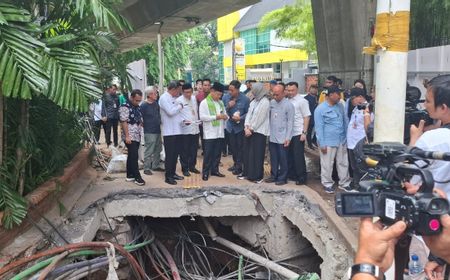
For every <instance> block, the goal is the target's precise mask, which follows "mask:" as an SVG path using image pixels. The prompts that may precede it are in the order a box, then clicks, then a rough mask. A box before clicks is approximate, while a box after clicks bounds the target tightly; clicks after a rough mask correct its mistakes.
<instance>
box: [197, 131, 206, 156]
mask: <svg viewBox="0 0 450 280" xmlns="http://www.w3.org/2000/svg"><path fill="white" fill-rule="evenodd" d="M198 128H199V129H200V135H199V137H200V144H201V146H202V151H203V152H204V151H205V139H203V126H202V125H199V127H198Z"/></svg>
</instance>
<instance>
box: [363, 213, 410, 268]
mask: <svg viewBox="0 0 450 280" xmlns="http://www.w3.org/2000/svg"><path fill="white" fill-rule="evenodd" d="M405 229H406V224H405V222H403V221H398V222H396V223H395V224H393V225H392V226H390V227H388V228H386V229H383V225H382V224H381V223H380V222H376V223H373V222H372V218H362V219H361V224H360V227H359V242H358V243H359V245H358V251H357V252H356V256H355V264H361V263H368V264H373V265H376V266H378V267H379V268H380V269H381V271H383V273H384V272H386V270H388V268H389V267H390V266H391V265H392V262H393V261H394V249H395V243H396V242H397V240H398V238H399V237H400V236H401V235H402V234H403V232H404V231H405Z"/></svg>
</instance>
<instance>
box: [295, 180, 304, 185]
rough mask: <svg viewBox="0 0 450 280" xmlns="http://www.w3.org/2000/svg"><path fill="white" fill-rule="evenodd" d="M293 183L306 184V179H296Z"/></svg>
mask: <svg viewBox="0 0 450 280" xmlns="http://www.w3.org/2000/svg"><path fill="white" fill-rule="evenodd" d="M295 184H296V185H305V184H306V180H305V179H302V180H297V181H295Z"/></svg>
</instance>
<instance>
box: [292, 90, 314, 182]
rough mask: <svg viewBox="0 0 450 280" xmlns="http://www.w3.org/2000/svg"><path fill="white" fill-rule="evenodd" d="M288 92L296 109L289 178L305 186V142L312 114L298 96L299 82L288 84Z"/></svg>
mask: <svg viewBox="0 0 450 280" xmlns="http://www.w3.org/2000/svg"><path fill="white" fill-rule="evenodd" d="M287 92H288V95H289V100H290V101H291V103H292V105H294V109H295V114H294V127H293V129H292V135H293V136H292V139H291V143H290V145H289V153H288V166H289V167H288V169H289V173H288V177H289V178H290V179H291V180H294V181H295V184H297V185H304V184H305V183H306V161H305V141H306V134H307V131H308V125H309V119H310V117H311V112H310V111H309V103H308V101H306V99H305V98H303V97H302V96H300V95H299V94H298V83H297V82H290V83H288V84H287Z"/></svg>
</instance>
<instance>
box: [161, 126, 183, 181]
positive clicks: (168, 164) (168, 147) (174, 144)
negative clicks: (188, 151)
mask: <svg viewBox="0 0 450 280" xmlns="http://www.w3.org/2000/svg"><path fill="white" fill-rule="evenodd" d="M181 137H182V135H170V136H164V151H165V153H166V160H165V161H164V167H165V169H166V179H167V178H173V176H174V175H175V170H176V169H177V160H178V156H179V155H180V151H181V145H182V139H181Z"/></svg>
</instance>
